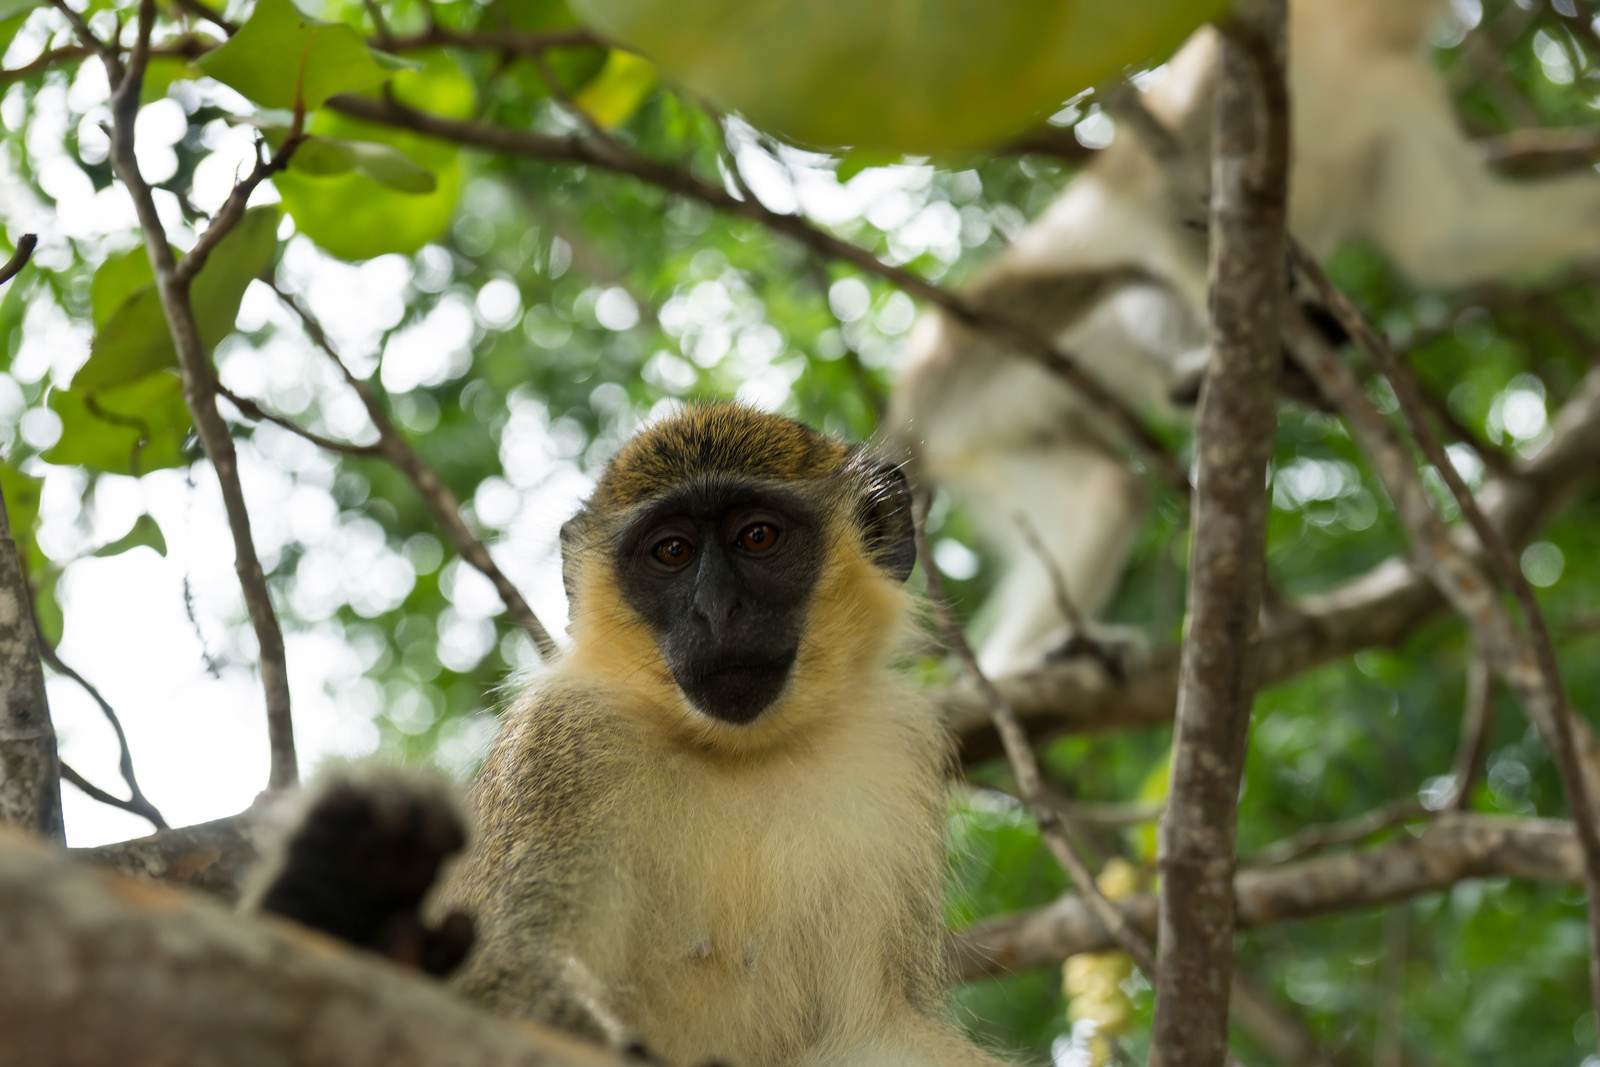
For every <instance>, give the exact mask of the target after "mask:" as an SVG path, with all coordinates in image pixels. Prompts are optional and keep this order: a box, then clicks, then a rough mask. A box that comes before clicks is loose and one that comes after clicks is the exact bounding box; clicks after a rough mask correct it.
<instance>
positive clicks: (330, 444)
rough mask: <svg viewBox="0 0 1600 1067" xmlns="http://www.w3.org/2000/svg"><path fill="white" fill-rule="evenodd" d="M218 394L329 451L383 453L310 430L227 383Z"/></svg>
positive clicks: (247, 412) (249, 416)
mask: <svg viewBox="0 0 1600 1067" xmlns="http://www.w3.org/2000/svg"><path fill="white" fill-rule="evenodd" d="M217 395H218V396H220V397H222V398H223V399H224V400H226V401H227V402H228V403H230V404H232V405H233V406H234V407H236V408H238V409H239V414H241V415H243V416H244V417H245V418H247V419H251V420H253V421H255V422H270V423H272V424H273V425H274V426H281V427H283V428H284V429H285V430H288V431H289V432H290V433H292V434H294V435H295V436H296V437H302V438H304V439H305V440H307V441H310V442H311V443H312V444H314V445H316V446H317V447H318V448H326V449H327V450H328V451H329V452H337V453H339V454H340V455H342V456H377V455H381V454H382V450H381V449H380V448H379V447H378V446H377V445H358V444H354V443H352V442H350V441H339V440H336V439H334V438H332V437H324V436H322V435H321V434H319V433H315V432H313V431H311V430H308V429H306V428H305V427H304V426H301V425H300V424H299V423H297V422H295V421H293V420H292V419H286V418H284V417H283V416H282V415H275V414H273V413H272V412H270V411H268V410H267V409H265V408H263V407H262V406H261V405H260V404H258V403H256V402H255V401H254V400H251V399H250V398H249V397H245V396H240V395H239V394H237V393H235V392H234V391H233V390H232V389H229V388H228V387H227V386H225V385H221V384H218V386H217Z"/></svg>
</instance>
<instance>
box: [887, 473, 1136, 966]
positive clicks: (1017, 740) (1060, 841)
mask: <svg viewBox="0 0 1600 1067" xmlns="http://www.w3.org/2000/svg"><path fill="white" fill-rule="evenodd" d="M927 517H928V509H927V500H926V498H923V499H922V500H920V501H918V503H917V505H916V507H915V511H914V522H915V531H916V542H917V556H918V557H919V558H920V559H921V560H922V576H923V579H924V580H925V581H926V582H927V585H928V600H929V601H930V602H931V603H932V605H933V610H934V614H935V615H936V616H937V617H938V619H939V628H940V630H941V631H942V632H943V634H944V638H945V643H946V644H947V645H948V646H949V648H950V650H951V651H952V652H954V653H955V655H956V658H957V659H958V660H959V661H960V662H961V669H962V672H963V673H964V674H966V676H967V677H968V678H969V679H970V680H971V682H972V684H973V685H974V686H976V687H977V688H978V690H979V691H980V692H981V693H983V695H984V699H985V701H986V702H987V703H988V705H989V713H990V715H991V716H992V717H993V719H994V726H995V730H996V731H997V732H998V733H999V734H1000V739H1001V741H1002V742H1003V743H1004V745H1005V749H1006V758H1007V759H1008V760H1009V761H1010V763H1011V771H1012V774H1013V775H1015V777H1016V779H1017V790H1018V792H1019V793H1020V794H1021V796H1022V802H1023V803H1024V804H1025V805H1027V808H1028V810H1029V811H1030V812H1031V813H1032V814H1033V818H1034V821H1035V822H1036V823H1037V824H1038V826H1039V834H1040V836H1041V837H1043V838H1044V842H1045V845H1046V846H1047V847H1048V848H1049V849H1050V854H1051V855H1052V856H1054V857H1055V858H1056V862H1058V863H1060V864H1061V867H1062V869H1063V870H1065V871H1066V872H1067V875H1068V876H1069V877H1070V878H1071V879H1072V881H1073V884H1074V885H1076V886H1077V887H1078V890H1079V892H1081V893H1082V894H1084V898H1085V899H1087V900H1088V902H1089V906H1090V908H1092V909H1093V910H1094V913H1095V914H1096V915H1097V916H1098V917H1099V920H1100V922H1101V923H1102V924H1103V925H1104V928H1105V929H1107V930H1109V931H1110V932H1111V935H1112V937H1113V939H1115V941H1116V942H1117V944H1118V945H1120V946H1121V947H1122V949H1123V950H1124V951H1126V952H1127V953H1128V955H1129V956H1132V957H1133V962H1134V963H1135V964H1137V965H1138V967H1139V969H1140V970H1141V971H1143V972H1144V973H1145V975H1146V977H1151V976H1153V975H1154V974H1155V973H1156V955H1155V951H1154V950H1153V949H1152V948H1151V947H1150V942H1149V941H1148V940H1146V939H1145V937H1144V936H1143V935H1142V934H1140V933H1139V932H1138V931H1137V930H1135V929H1133V928H1132V927H1130V926H1129V925H1128V924H1127V923H1126V922H1125V921H1124V920H1123V917H1122V912H1120V911H1119V910H1118V909H1117V905H1115V904H1113V903H1112V902H1111V901H1110V900H1109V899H1107V897H1106V895H1105V894H1104V893H1102V892H1101V891H1100V886H1099V883H1097V882H1096V881H1095V877H1094V874H1093V872H1091V871H1090V870H1089V865H1088V864H1087V863H1085V862H1084V859H1083V857H1082V856H1081V855H1080V854H1079V852H1078V846H1077V845H1076V844H1075V843H1074V842H1073V840H1072V837H1071V835H1070V834H1069V833H1068V826H1067V823H1066V820H1065V818H1064V817H1063V816H1062V813H1061V811H1060V810H1059V809H1057V808H1056V807H1054V806H1053V805H1051V804H1050V803H1049V801H1048V800H1047V799H1046V798H1045V795H1044V781H1043V779H1042V777H1041V776H1040V774H1039V762H1038V760H1037V759H1036V758H1035V757H1034V754H1033V749H1032V748H1031V747H1029V745H1028V737H1027V734H1025V733H1024V732H1023V730H1022V725H1021V724H1020V723H1018V722H1017V717H1016V714H1015V713H1014V712H1012V710H1011V708H1010V706H1009V705H1007V704H1006V702H1005V698H1004V697H1002V696H1001V695H1000V691H999V690H998V689H996V688H995V687H994V684H993V683H992V682H990V681H989V679H988V677H986V676H985V675H984V673H983V669H982V668H980V667H979V666H978V658H977V657H976V656H974V655H973V653H972V646H971V645H969V644H967V638H966V635H965V634H963V633H962V632H961V623H960V621H959V620H958V619H957V618H956V616H955V611H954V609H952V608H951V607H950V601H949V600H948V599H947V598H946V597H945V595H944V581H943V579H942V578H941V577H940V576H939V569H938V568H937V567H936V566H934V563H933V553H932V552H930V551H929V550H928V531H927Z"/></svg>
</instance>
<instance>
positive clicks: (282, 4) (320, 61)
mask: <svg viewBox="0 0 1600 1067" xmlns="http://www.w3.org/2000/svg"><path fill="white" fill-rule="evenodd" d="M198 65H199V67H200V69H201V70H203V71H205V72H206V73H207V74H209V75H211V77H213V78H215V79H217V81H219V82H222V83H223V84H224V85H228V86H231V87H232V88H234V89H237V90H238V91H239V92H241V93H243V94H244V95H245V96H247V97H249V98H250V99H251V100H253V101H255V102H256V103H258V104H261V105H263V106H265V107H286V108H292V107H294V106H295V101H296V98H297V97H298V98H300V99H301V100H303V102H304V107H305V108H306V110H308V111H309V110H312V109H314V108H317V107H319V106H321V104H322V102H323V101H324V100H326V99H327V98H328V97H330V96H332V95H333V94H335V93H350V92H358V91H360V90H362V89H371V88H373V87H374V86H378V85H381V84H383V83H384V82H386V81H388V80H389V78H390V77H391V76H392V71H391V70H390V69H389V68H388V67H387V66H385V65H384V64H383V63H380V62H378V60H377V58H376V57H375V56H374V54H373V52H372V50H371V49H369V48H368V47H367V44H366V42H365V41H364V40H362V38H361V35H360V34H359V33H357V32H356V30H355V28H354V27H352V26H349V25H346V24H345V23H343V22H320V21H318V20H316V19H312V18H308V17H307V16H305V15H303V14H301V13H300V11H299V10H298V9H296V8H295V6H294V5H293V4H292V3H290V2H289V0H259V3H257V4H256V9H255V11H254V12H252V13H251V15H250V20H249V21H248V22H246V23H245V24H244V25H243V26H241V27H240V28H239V32H238V33H236V34H234V35H233V37H232V38H231V39H229V41H228V43H227V44H225V45H223V46H222V47H221V48H219V49H217V50H216V51H214V52H211V53H208V54H207V55H205V56H203V57H202V58H201V59H200V60H199V63H198Z"/></svg>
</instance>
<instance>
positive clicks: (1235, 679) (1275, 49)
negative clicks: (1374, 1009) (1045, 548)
mask: <svg viewBox="0 0 1600 1067" xmlns="http://www.w3.org/2000/svg"><path fill="white" fill-rule="evenodd" d="M1285 22H1286V11H1285V3H1284V0H1252V2H1249V3H1243V4H1241V5H1239V6H1238V8H1237V9H1236V15H1235V22H1234V24H1233V25H1232V27H1231V30H1230V32H1229V33H1227V34H1224V35H1223V36H1222V38H1221V42H1220V46H1219V49H1218V57H1219V58H1218V78H1217V103H1216V120H1215V125H1214V127H1213V144H1214V145H1215V156H1214V160H1213V164H1212V174H1211V188H1212V198H1211V359H1210V362H1209V363H1208V364H1207V368H1206V376H1205V383H1204V385H1203V387H1202V392H1201V400H1200V412H1199V416H1198V418H1197V419H1196V424H1195V454H1196V456H1197V459H1198V463H1197V466H1198V471H1199V473H1198V477H1197V479H1196V490H1195V504H1194V534H1193V547H1192V549H1191V551H1190V559H1191V562H1190V568H1189V601H1188V602H1189V618H1188V620H1187V627H1186V636H1185V639H1184V643H1183V655H1182V665H1181V670H1180V681H1179V688H1178V703H1177V731H1176V734H1175V736H1174V739H1173V748H1172V783H1171V787H1170V789H1169V791H1168V796H1167V811H1166V814H1165V815H1164V816H1163V817H1162V820H1161V829H1160V842H1159V851H1158V856H1157V863H1158V866H1159V868H1160V871H1161V884H1162V887H1163V891H1162V896H1161V905H1160V922H1159V928H1160V933H1159V936H1158V940H1159V942H1160V944H1161V967H1160V971H1159V973H1158V974H1157V977H1156V983H1155V987H1156V1007H1155V1021H1154V1023H1153V1026H1152V1031H1151V1053H1150V1062H1151V1064H1152V1065H1159V1067H1219V1065H1220V1064H1222V1063H1223V1062H1224V1060H1225V1059H1226V1058H1227V1049H1228V1045H1227V1042H1228V993H1229V985H1230V978H1231V975H1232V971H1233V925H1234V914H1233V891H1232V890H1233V867H1234V835H1235V830H1236V827H1237V822H1238V801H1239V781H1240V776H1241V774H1242V773H1243V769H1244V754H1245V743H1246V739H1247V737H1248V734H1249V728H1250V709H1251V706H1252V703H1253V701H1254V697H1255V689H1256V670H1255V662H1254V661H1255V647H1254V646H1255V645H1256V643H1257V642H1258V641H1259V637H1260V634H1259V626H1260V617H1261V602H1262V589H1263V584H1264V580H1265V577H1266V533H1267V530H1266V527H1267V493H1266V470H1267V464H1268V461H1269V460H1270V459H1271V457H1272V439H1273V431H1274V429H1275V427H1276V425H1277V410H1278V395H1277V393H1278V390H1277V385H1278V377H1279V374H1280V371H1281V363H1282V355H1281V348H1280V346H1281V341H1280V336H1281V334H1282V323H1281V316H1282V305H1283V302H1284V275H1283V253H1284V244H1285V225H1286V218H1287V207H1288V171H1289V99H1288V91H1287V88H1286V87H1285V84H1284V65H1285V58H1284V57H1285V47H1286V46H1285Z"/></svg>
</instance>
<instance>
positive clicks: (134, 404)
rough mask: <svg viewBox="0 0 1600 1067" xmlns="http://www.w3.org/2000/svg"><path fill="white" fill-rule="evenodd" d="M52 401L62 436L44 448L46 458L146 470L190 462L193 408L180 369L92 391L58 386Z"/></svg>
mask: <svg viewBox="0 0 1600 1067" xmlns="http://www.w3.org/2000/svg"><path fill="white" fill-rule="evenodd" d="M49 406H50V410H52V411H54V412H55V413H56V414H57V415H59V416H60V417H61V439H60V440H59V441H57V442H56V443H55V444H54V445H52V446H51V447H50V448H49V449H48V450H47V451H46V452H45V453H44V455H43V459H44V460H45V462H47V463H57V464H60V465H62V466H84V467H88V468H90V469H92V470H98V471H106V472H107V473H110V474H145V473H148V472H149V471H153V470H160V469H162V468H164V467H179V466H182V465H183V464H184V463H185V462H186V458H185V456H184V454H183V442H184V440H185V439H186V438H187V437H188V436H189V427H190V422H189V409H188V407H187V406H185V404H184V402H183V382H182V381H181V380H180V379H179V378H178V376H177V375H176V374H172V373H169V372H167V371H157V372H156V373H154V374H147V375H145V376H144V377H143V378H140V379H138V380H137V381H133V382H129V383H127V384H126V385H119V386H116V387H115V388H111V389H106V390H104V391H102V392H98V393H95V394H93V395H88V394H85V393H81V392H79V391H78V390H76V389H57V390H56V391H55V392H53V393H51V394H50V400H49Z"/></svg>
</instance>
